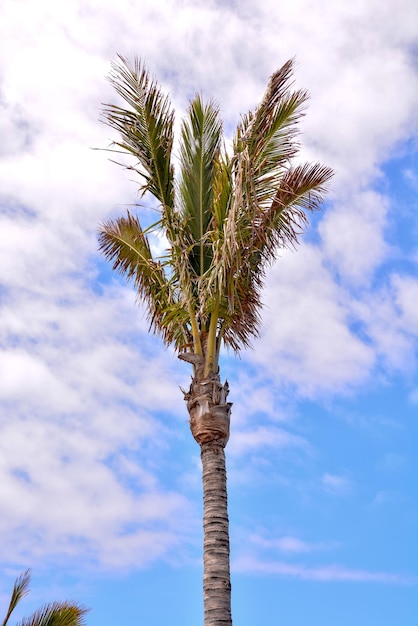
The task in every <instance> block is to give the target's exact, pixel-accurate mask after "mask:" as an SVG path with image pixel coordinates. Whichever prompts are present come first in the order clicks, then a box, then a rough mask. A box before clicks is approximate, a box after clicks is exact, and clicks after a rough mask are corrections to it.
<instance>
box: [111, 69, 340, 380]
mask: <svg viewBox="0 0 418 626" xmlns="http://www.w3.org/2000/svg"><path fill="white" fill-rule="evenodd" d="M292 75H293V61H292V60H290V61H288V62H287V63H285V64H284V65H283V67H282V68H281V69H279V70H278V71H277V72H275V73H274V74H273V75H272V76H271V78H270V80H269V82H268V85H267V89H266V92H265V94H264V97H263V99H262V101H261V103H260V105H259V106H258V107H257V108H256V109H255V110H254V111H251V112H249V113H247V114H246V115H243V116H242V118H241V120H240V122H239V124H238V126H237V129H236V132H235V134H234V137H233V142H232V150H231V151H227V150H226V148H225V141H224V136H223V127H222V121H221V119H220V115H219V109H218V107H217V105H216V104H215V103H214V102H207V103H204V102H203V101H202V98H201V96H200V95H197V96H196V97H195V98H194V99H193V100H192V101H191V102H190V105H189V108H188V111H187V113H186V115H185V117H184V119H183V121H182V124H181V127H180V136H179V157H178V160H177V162H176V164H175V163H174V158H173V144H174V130H173V129H174V111H173V109H172V107H171V104H170V100H169V98H168V97H167V96H166V95H164V94H163V92H162V90H161V88H160V87H159V85H158V83H157V82H156V81H154V80H152V79H151V77H150V75H149V73H148V71H147V70H146V68H145V66H144V64H143V63H142V62H141V61H140V60H138V59H135V61H134V63H133V64H131V63H129V62H128V61H127V60H126V59H124V58H123V57H119V59H118V60H117V61H116V62H114V63H113V64H112V70H111V74H110V82H111V84H112V85H113V87H114V88H115V90H116V91H117V93H118V94H119V96H120V97H121V98H122V100H123V101H124V106H120V105H119V104H107V105H104V108H103V117H104V121H105V123H107V124H108V125H109V126H110V127H111V128H113V129H114V130H116V131H117V132H118V135H119V137H118V139H117V140H116V141H114V143H113V144H112V150H115V151H121V152H123V153H126V154H129V155H131V156H132V157H133V164H132V165H130V166H128V168H129V169H130V170H133V171H135V172H136V174H137V175H138V181H139V191H140V193H141V195H144V194H147V193H149V194H151V195H152V196H153V197H154V198H155V199H156V201H157V203H158V207H159V218H158V221H157V222H156V223H155V224H154V225H153V226H151V227H149V228H148V229H144V228H143V227H142V226H141V223H140V220H139V218H138V216H136V215H132V214H131V213H130V212H127V214H126V215H125V216H123V217H120V218H117V219H115V220H108V221H107V222H105V223H104V224H103V225H102V227H101V230H100V234H99V242H100V249H101V251H102V252H103V253H104V255H105V256H106V257H107V258H108V259H109V260H111V261H113V263H114V268H115V269H117V270H118V271H119V272H120V273H121V274H123V275H125V277H126V278H127V279H128V280H130V281H132V282H133V284H134V286H135V288H136V290H137V294H138V298H139V300H141V301H142V302H144V303H145V305H146V308H147V311H148V315H149V320H150V325H151V328H152V329H153V330H154V331H155V332H157V333H159V334H160V335H161V336H162V338H163V340H164V342H165V343H166V344H171V345H173V346H174V347H175V349H176V350H177V351H178V352H179V353H181V352H184V351H186V352H192V353H194V354H196V355H197V356H202V357H204V358H205V360H206V366H205V371H206V374H208V373H209V372H211V371H213V372H216V370H217V359H218V355H219V350H220V348H221V345H222V344H224V345H226V346H227V347H231V348H233V350H235V351H239V350H240V349H241V348H242V347H245V346H248V345H249V343H250V341H251V338H252V337H254V336H256V335H257V334H258V332H259V329H260V310H261V304H262V303H261V294H262V288H263V283H264V277H265V273H266V270H267V268H268V267H269V265H270V264H271V263H272V262H273V261H274V260H275V259H276V257H277V253H278V251H279V250H280V249H281V248H285V247H294V246H296V245H297V243H298V236H299V235H300V234H301V233H302V232H303V230H304V228H305V226H306V224H307V217H306V212H307V211H315V210H317V209H319V208H320V205H321V203H322V201H323V195H324V193H325V192H326V190H327V183H328V182H329V180H330V178H331V177H332V174H333V172H332V170H331V169H330V168H328V167H326V166H323V165H321V164H319V163H313V164H310V163H303V164H294V157H295V156H296V155H297V154H298V152H299V144H298V141H297V135H298V123H299V121H300V118H301V116H302V115H303V114H304V108H305V105H306V100H307V98H308V95H307V92H306V91H303V90H294V89H293V85H292ZM157 230H158V231H160V232H161V231H162V232H163V233H164V235H165V237H166V239H167V242H168V250H167V252H166V254H164V255H162V256H159V257H155V256H154V255H153V254H152V250H151V245H150V240H149V235H150V234H151V233H153V232H155V231H157Z"/></svg>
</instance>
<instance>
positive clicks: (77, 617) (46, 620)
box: [17, 602, 88, 626]
mask: <svg viewBox="0 0 418 626" xmlns="http://www.w3.org/2000/svg"><path fill="white" fill-rule="evenodd" d="M87 612H88V609H87V608H85V607H82V606H79V605H78V604H73V603H72V602H52V603H51V604H46V605H45V606H43V607H42V608H40V609H38V610H37V611H35V613H33V614H32V615H30V616H29V617H24V618H23V619H22V621H21V622H19V624H18V625H17V626H83V625H84V621H85V620H84V616H85V614H86V613H87Z"/></svg>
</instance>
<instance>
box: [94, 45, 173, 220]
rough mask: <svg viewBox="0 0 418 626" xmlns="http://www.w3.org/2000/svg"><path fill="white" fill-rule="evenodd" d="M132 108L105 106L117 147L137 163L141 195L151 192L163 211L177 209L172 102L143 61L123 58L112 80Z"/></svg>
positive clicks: (113, 69)
mask: <svg viewBox="0 0 418 626" xmlns="http://www.w3.org/2000/svg"><path fill="white" fill-rule="evenodd" d="M109 80H110V83H111V84H112V85H113V87H114V88H115V90H116V91H117V93H118V94H119V95H120V96H121V97H122V98H123V99H124V101H125V102H126V103H127V104H128V105H129V107H130V108H128V109H125V108H122V107H120V106H117V105H113V104H105V105H104V107H103V117H104V120H105V122H106V123H107V124H108V125H109V126H111V127H112V128H114V129H115V130H117V131H118V133H119V135H120V137H121V139H120V141H115V142H114V144H113V145H114V146H116V147H117V148H119V149H120V150H121V151H122V152H125V153H128V154H131V155H133V156H134V157H135V158H136V159H138V165H139V167H138V168H135V167H132V168H130V169H134V170H135V171H136V172H137V173H138V174H139V175H140V176H141V178H142V179H143V183H142V184H141V185H140V190H141V191H142V193H145V192H147V191H149V192H150V193H151V194H152V195H153V196H154V197H155V198H157V200H158V201H159V202H160V204H161V206H162V208H163V209H164V207H165V206H170V207H172V206H174V174H173V168H172V165H171V152H172V147H173V124H174V112H173V110H172V108H171V104H170V100H169V98H168V97H166V96H164V95H163V93H162V91H161V90H160V88H159V86H158V84H157V83H156V82H155V81H153V80H151V78H150V76H149V74H148V72H147V71H146V69H145V67H144V66H143V64H142V63H141V61H140V60H138V59H135V62H134V64H133V65H130V64H129V63H128V61H126V60H125V59H124V58H123V57H122V56H119V61H118V62H115V63H113V64H112V72H111V74H110V77H109Z"/></svg>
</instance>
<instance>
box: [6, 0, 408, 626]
mask: <svg viewBox="0 0 418 626" xmlns="http://www.w3.org/2000/svg"><path fill="white" fill-rule="evenodd" d="M417 43H418V6H417V4H416V2H415V1H414V0H397V2H396V3H395V2H390V1H389V2H386V3H382V2H381V1H377V0H367V1H366V0H351V1H350V2H343V1H340V0H322V1H321V2H319V1H315V0H292V2H285V1H283V2H280V3H279V2H277V1H276V0H259V1H258V2H255V0H241V1H240V2H237V1H235V0H231V1H225V2H221V1H220V0H218V1H215V0H204V1H201V0H189V1H187V0H136V1H133V0H119V1H118V2H117V3H116V2H111V1H110V0H102V1H99V0H84V1H82V0H61V1H60V2H55V1H54V0H36V1H35V0H33V1H32V0H2V2H1V4H0V349H1V350H0V513H1V514H0V610H3V611H5V608H6V604H7V599H8V597H9V595H10V591H11V587H12V585H13V581H14V579H15V578H16V576H17V575H18V574H19V573H20V572H22V571H23V570H25V569H26V568H28V567H30V568H32V578H33V581H32V592H31V594H30V596H28V597H27V598H26V599H25V600H24V601H22V604H21V609H19V611H18V612H17V615H16V617H19V616H20V615H24V614H28V613H29V612H30V611H32V610H34V609H35V608H37V607H38V606H40V605H41V604H43V603H44V602H48V601H53V600H62V599H65V598H71V599H74V600H77V601H79V602H81V603H83V604H85V605H87V606H89V607H90V608H91V612H90V613H89V615H88V617H87V624H88V626H99V625H100V626H103V624H105V625H106V626H111V625H112V624H119V623H121V622H127V623H132V622H133V623H135V624H152V625H153V624H158V625H162V624H167V623H170V624H171V626H180V625H181V626H184V625H186V624H199V623H202V621H203V618H202V593H201V586H202V583H201V577H202V564H201V557H202V547H201V546H202V530H201V515H202V503H201V499H202V497H201V477H200V459H199V449H198V446H197V444H196V443H195V442H194V440H193V439H192V437H191V434H190V431H189V428H188V422H187V412H186V407H185V405H184V401H183V398H182V394H181V391H180V389H179V387H180V386H182V387H187V385H188V381H189V380H190V378H189V377H190V373H191V372H190V370H189V369H188V368H189V366H188V365H187V364H185V363H181V362H180V361H178V359H177V358H176V356H175V354H174V353H173V351H172V350H170V349H166V348H163V347H162V346H161V343H160V341H159V340H158V338H155V337H154V336H151V335H149V333H148V325H147V322H146V319H145V317H144V314H143V311H141V309H140V308H138V306H137V304H136V301H135V293H134V292H133V291H132V288H131V287H130V286H129V285H126V284H125V283H124V282H123V281H122V280H121V279H120V278H119V277H118V276H116V275H114V274H113V273H112V271H111V268H110V267H109V266H108V264H107V263H106V262H105V261H104V259H103V258H101V257H100V255H99V253H98V249H97V248H98V244H97V229H98V227H99V224H100V223H101V222H102V221H103V220H105V219H108V218H109V217H114V216H117V215H119V214H121V213H122V212H123V211H124V210H125V209H126V207H128V206H131V208H132V205H133V204H135V203H137V202H138V194H137V185H136V183H135V181H134V180H132V176H131V175H130V173H129V172H127V171H126V170H123V169H122V168H120V167H118V166H117V165H115V164H114V163H112V162H110V161H109V153H107V152H106V151H105V150H94V149H93V148H104V149H105V148H107V147H108V146H109V145H110V143H111V142H112V140H114V139H116V137H115V135H114V134H112V133H113V131H111V129H110V128H108V127H107V126H105V125H104V124H102V123H101V122H100V121H99V117H100V109H101V106H102V103H107V102H114V101H115V95H114V93H113V92H112V87H111V85H110V84H109V82H108V81H107V79H106V76H107V75H108V74H109V71H110V63H111V62H112V61H114V60H115V59H116V56H117V54H118V53H119V54H122V55H124V56H126V57H127V58H129V59H133V58H134V57H135V56H139V57H140V58H142V59H143V60H144V61H145V62H146V64H147V67H148V68H149V70H150V72H151V73H152V75H153V76H155V77H156V78H157V79H158V81H159V82H160V84H161V86H162V88H163V89H164V91H165V92H167V93H170V94H171V98H172V103H173V106H174V107H175V109H176V115H177V117H176V120H177V124H178V123H179V121H180V120H181V118H182V115H183V114H184V112H185V110H186V107H187V103H188V101H189V99H190V98H192V97H193V96H194V95H195V93H197V92H200V93H202V94H203V95H204V97H205V98H206V99H208V98H214V99H215V100H216V101H217V102H218V103H219V106H220V110H221V114H222V117H223V119H224V124H225V133H226V135H227V137H230V136H231V135H232V133H233V129H234V128H235V126H236V124H237V123H238V121H239V118H240V114H244V113H246V112H247V111H248V110H250V109H253V108H254V107H255V106H256V105H257V103H258V102H259V101H260V99H261V97H262V95H263V93H264V89H265V86H266V83H267V80H268V77H269V76H270V75H271V74H272V72H273V71H275V70H276V69H278V68H279V67H281V66H282V65H283V64H284V63H285V62H286V61H287V60H288V59H289V58H293V57H295V58H296V71H295V86H296V87H298V88H299V87H300V88H307V89H308V90H309V92H310V101H309V106H308V110H307V112H306V117H305V118H304V119H303V121H302V124H301V129H302V136H301V141H302V144H303V149H302V151H301V154H302V157H303V158H304V159H305V160H308V161H316V160H319V161H320V162H322V163H324V164H326V165H328V166H331V167H332V168H333V169H334V170H335V172H336V174H335V177H334V179H333V181H332V186H331V190H330V193H329V194H328V196H327V201H326V203H325V205H324V207H323V211H322V212H321V213H320V214H316V215H315V216H313V218H312V219H311V222H310V227H309V229H308V230H307V232H306V234H305V235H304V237H303V240H302V242H301V245H300V246H299V248H298V250H297V251H295V252H291V251H286V250H284V251H282V252H281V254H280V255H279V258H278V259H277V261H276V263H275V264H274V266H273V267H272V268H271V270H270V271H269V274H268V279H267V281H266V287H265V291H264V296H263V300H264V303H265V307H264V312H263V328H262V333H261V336H260V338H259V339H257V340H256V341H254V344H253V349H252V350H247V351H245V352H242V353H241V356H240V358H237V357H235V356H234V355H232V354H228V353H225V354H223V355H222V358H221V375H222V377H223V378H227V379H228V381H229V384H230V389H231V392H230V398H229V399H230V400H231V401H232V402H233V410H232V424H231V439H230V442H229V443H228V446H227V448H226V452H227V466H228V489H229V508H230V532H231V568H232V609H233V619H234V623H235V624H237V625H238V624H239V626H250V625H251V626H254V625H255V624H257V625H259V624H263V626H270V625H272V626H273V625H276V624H286V626H306V625H307V624H309V626H354V624H355V625H356V626H414V625H415V624H416V623H418V602H417V598H418V594H417V586H418V571H417V569H418V568H417V565H418V563H417V553H416V540H417V517H418V516H417V497H416V493H417V486H418V484H417V483H418V481H417V476H418V472H417V470H418V467H417V460H416V459H417V414H418V410H417V409H418V381H417V336H418V306H417V302H418V272H417V267H418V249H417V243H416V242H417V235H418V219H417V208H418V203H417V194H416V192H417V189H418V172H417V136H418V135H417V130H418V129H417V115H416V112H417V105H418V80H417V79H418V63H417V61H418V59H417ZM135 210H136V209H135ZM143 211H145V213H146V209H143ZM145 218H146V216H145ZM156 243H158V242H156Z"/></svg>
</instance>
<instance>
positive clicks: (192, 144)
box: [179, 96, 222, 276]
mask: <svg viewBox="0 0 418 626" xmlns="http://www.w3.org/2000/svg"><path fill="white" fill-rule="evenodd" d="M221 139H222V123H221V121H220V119H219V111H218V108H217V107H216V106H215V105H214V103H213V102H210V103H209V104H207V105H204V104H203V102H202V100H201V97H200V96H196V97H195V99H194V100H193V101H192V102H191V103H190V107H189V110H188V113H187V116H186V117H185V119H184V120H183V124H182V128H181V144H180V175H181V179H180V184H179V195H180V202H181V209H182V213H183V215H184V216H185V217H187V221H186V223H185V227H186V228H187V229H188V231H189V232H190V234H191V237H190V240H191V241H194V243H195V246H194V248H193V250H192V251H191V263H192V265H193V267H194V268H195V272H196V274H197V276H202V274H204V272H205V271H206V270H207V269H208V267H209V265H210V263H211V258H212V254H211V249H210V247H209V246H208V245H207V242H206V241H205V235H206V233H207V231H208V228H209V225H210V223H211V221H212V216H213V194H214V189H213V181H214V175H215V168H216V162H217V159H218V155H219V151H220V147H221Z"/></svg>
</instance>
